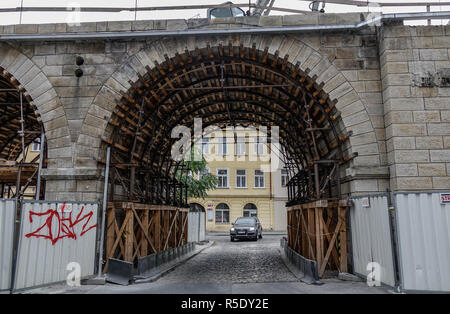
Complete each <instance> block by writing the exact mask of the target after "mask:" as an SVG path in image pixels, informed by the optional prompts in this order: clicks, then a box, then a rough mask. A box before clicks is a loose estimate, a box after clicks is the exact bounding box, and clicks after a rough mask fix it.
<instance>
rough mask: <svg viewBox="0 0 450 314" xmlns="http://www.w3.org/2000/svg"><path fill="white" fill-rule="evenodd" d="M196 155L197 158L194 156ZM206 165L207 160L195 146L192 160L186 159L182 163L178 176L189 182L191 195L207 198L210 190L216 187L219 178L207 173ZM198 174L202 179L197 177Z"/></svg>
mask: <svg viewBox="0 0 450 314" xmlns="http://www.w3.org/2000/svg"><path fill="white" fill-rule="evenodd" d="M195 155H196V156H197V158H194V156H195ZM206 167H207V162H206V160H205V158H204V157H203V155H202V154H201V153H199V152H196V151H195V150H194V148H192V150H191V160H190V161H187V160H185V161H183V162H182V163H181V165H180V167H179V168H180V170H178V172H177V174H176V178H177V180H179V181H181V182H183V183H184V184H187V186H188V196H189V197H193V198H205V197H206V196H207V195H208V193H207V192H208V191H210V190H214V189H215V188H216V186H217V183H218V179H217V177H216V176H214V175H212V174H210V173H205V170H206ZM196 174H201V176H200V179H197V177H198V176H196Z"/></svg>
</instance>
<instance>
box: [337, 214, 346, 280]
mask: <svg viewBox="0 0 450 314" xmlns="http://www.w3.org/2000/svg"><path fill="white" fill-rule="evenodd" d="M346 213H347V211H346V208H345V207H339V208H338V215H339V218H338V219H339V221H340V222H341V229H340V230H341V231H340V233H339V239H340V243H341V254H340V255H341V267H340V268H341V272H348V269H347V230H346V229H347V227H346V225H347V221H346V220H347V219H346Z"/></svg>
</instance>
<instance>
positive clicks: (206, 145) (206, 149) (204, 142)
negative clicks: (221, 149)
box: [202, 136, 211, 155]
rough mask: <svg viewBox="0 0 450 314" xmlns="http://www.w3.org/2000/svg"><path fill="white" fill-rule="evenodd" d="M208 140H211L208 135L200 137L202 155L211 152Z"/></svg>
mask: <svg viewBox="0 0 450 314" xmlns="http://www.w3.org/2000/svg"><path fill="white" fill-rule="evenodd" d="M210 140H211V138H210V137H206V136H204V137H203V138H202V154H203V155H209V154H210V153H211V151H210V147H209V142H210Z"/></svg>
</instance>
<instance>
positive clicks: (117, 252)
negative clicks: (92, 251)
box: [104, 202, 189, 272]
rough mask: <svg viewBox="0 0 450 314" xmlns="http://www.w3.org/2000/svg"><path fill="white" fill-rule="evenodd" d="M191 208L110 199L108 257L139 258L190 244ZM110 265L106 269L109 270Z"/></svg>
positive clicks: (128, 260) (132, 260)
mask: <svg viewBox="0 0 450 314" xmlns="http://www.w3.org/2000/svg"><path fill="white" fill-rule="evenodd" d="M188 211H189V210H188V209H187V208H179V207H174V206H168V205H148V204H137V203H131V202H111V203H108V206H107V214H106V216H107V219H106V226H107V228H106V260H108V259H109V258H116V259H121V260H124V261H127V262H136V261H137V260H138V259H139V258H141V257H144V256H147V255H150V254H153V253H158V252H161V251H163V250H167V249H169V248H175V247H178V246H181V245H184V244H186V243H187V233H188V224H187V220H188ZM107 268H108V264H106V267H105V269H104V272H106V271H107Z"/></svg>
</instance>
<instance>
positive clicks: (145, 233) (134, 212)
mask: <svg viewBox="0 0 450 314" xmlns="http://www.w3.org/2000/svg"><path fill="white" fill-rule="evenodd" d="M131 210H132V211H133V214H134V217H135V218H136V222H137V223H138V225H139V226H140V227H141V230H142V233H143V234H144V237H145V238H146V239H147V241H148V243H149V244H150V246H151V247H152V249H153V250H154V251H156V248H155V247H154V246H153V241H151V240H150V238H149V237H148V234H147V230H146V228H145V227H144V226H143V225H142V222H141V220H140V219H139V216H138V214H137V213H136V210H135V209H134V207H131Z"/></svg>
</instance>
